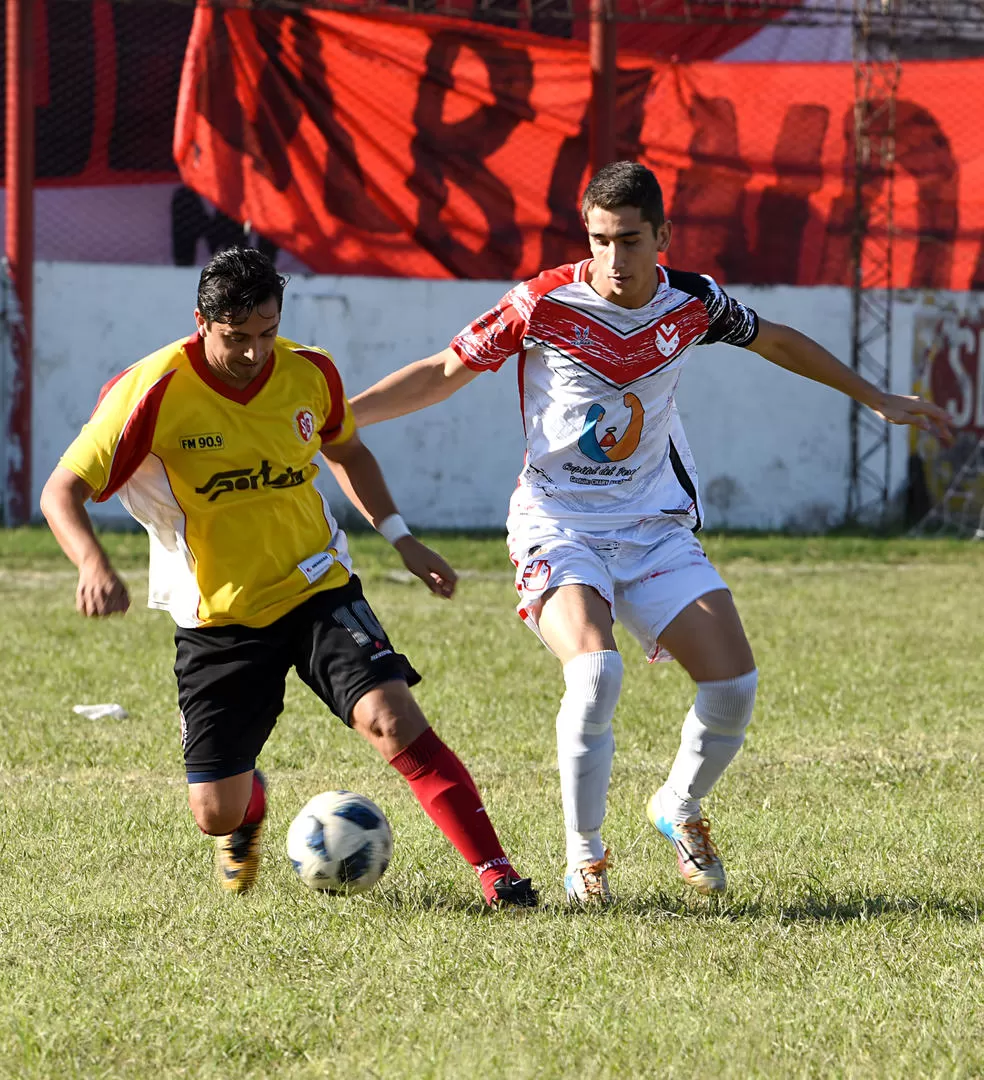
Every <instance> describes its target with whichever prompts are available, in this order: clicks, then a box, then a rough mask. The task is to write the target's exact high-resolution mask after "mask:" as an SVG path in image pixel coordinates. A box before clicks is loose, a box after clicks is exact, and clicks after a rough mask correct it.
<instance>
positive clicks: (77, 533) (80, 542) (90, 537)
mask: <svg viewBox="0 0 984 1080" xmlns="http://www.w3.org/2000/svg"><path fill="white" fill-rule="evenodd" d="M93 494H94V491H93V489H92V487H91V486H90V485H89V484H87V483H86V481H85V480H83V479H82V478H81V477H79V476H76V474H75V473H74V472H72V470H71V469H66V468H65V466H64V465H58V466H56V468H55V471H54V472H53V473H52V474H51V476H49V477H48V481H47V483H46V484H45V485H44V490H43V491H42V492H41V513H42V514H44V516H45V518H46V519H47V522H48V525H49V526H50V527H51V531H52V533H54V536H55V539H56V540H57V541H58V544H59V546H60V547H61V549H62V551H64V552H65V554H66V555H67V556H68V557H69V559H71V560H72V562H73V563H74V564H75V566H76V567H78V571H79V584H78V588H77V590H76V593H75V606H76V607H77V608H78V610H79V611H81V612H82V614H83V615H112V614H114V613H116V612H121V613H122V612H124V611H126V610H127V608H128V607H129V606H130V597H129V594H128V593H127V590H126V585H124V583H123V581H122V580H121V578H120V577H119V575H118V574H117V573H116V571H115V570H114V569H113V566H112V564H111V563H110V561H109V556H108V555H107V554H106V552H105V551H104V550H103V547H102V545H101V544H100V543H99V541H98V539H96V534H95V532H94V531H93V528H92V521H91V520H90V518H89V514H88V512H87V511H86V508H85V504H86V500H88V499H90V498H91V497H92V495H93Z"/></svg>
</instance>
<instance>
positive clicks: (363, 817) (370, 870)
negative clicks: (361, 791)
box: [287, 791, 393, 893]
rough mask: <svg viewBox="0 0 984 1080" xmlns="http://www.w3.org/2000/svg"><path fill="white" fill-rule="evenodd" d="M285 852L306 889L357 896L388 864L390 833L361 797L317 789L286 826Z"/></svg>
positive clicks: (379, 814)
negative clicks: (318, 793)
mask: <svg viewBox="0 0 984 1080" xmlns="http://www.w3.org/2000/svg"><path fill="white" fill-rule="evenodd" d="M287 854H288V855H289V856H290V861H291V862H292V863H293V864H294V869H295V870H296V871H297V876H298V877H299V878H300V879H301V881H303V882H304V884H305V885H307V886H308V887H309V888H311V889H321V890H323V891H325V892H329V893H361V892H365V891H366V889H371V888H372V887H373V885H375V884H376V882H377V881H379V879H380V878H381V877H382V876H383V874H384V873H385V871H386V867H387V866H389V861H390V858H391V857H392V855H393V833H392V832H391V831H390V827H389V822H388V821H387V820H386V815H385V814H384V813H383V812H382V810H380V809H379V807H378V806H377V805H376V804H375V803H374V802H373V801H372V800H371V799H367V798H366V797H365V795H357V794H355V792H352V791H322V792H321V794H320V795H315V796H314V798H313V799H311V800H310V802H308V803H307V804H306V805H305V806H304V808H303V809H302V810H301V812H300V813H299V814H298V815H297V817H295V818H294V820H293V821H292V822H291V824H290V828H289V829H288V830H287Z"/></svg>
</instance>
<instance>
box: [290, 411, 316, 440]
mask: <svg viewBox="0 0 984 1080" xmlns="http://www.w3.org/2000/svg"><path fill="white" fill-rule="evenodd" d="M294 430H295V431H296V432H297V434H298V435H299V436H300V437H301V439H302V440H303V441H304V442H310V441H311V440H312V439H313V438H314V413H313V412H311V410H310V409H301V410H299V411H298V413H297V415H296V416H295V417H294Z"/></svg>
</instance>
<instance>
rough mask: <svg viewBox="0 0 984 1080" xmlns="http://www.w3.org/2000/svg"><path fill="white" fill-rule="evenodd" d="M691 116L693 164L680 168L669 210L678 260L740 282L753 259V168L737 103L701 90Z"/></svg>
mask: <svg viewBox="0 0 984 1080" xmlns="http://www.w3.org/2000/svg"><path fill="white" fill-rule="evenodd" d="M690 118H691V120H692V121H693V125H694V133H693V137H692V138H691V140H690V147H689V151H688V152H689V156H690V165H689V166H688V167H687V168H686V169H682V170H681V171H680V175H679V176H678V178H677V185H676V191H675V192H674V194H673V212H672V213H671V214H669V215H668V216H669V217H671V218H672V219H673V224H674V225H675V226H676V229H677V230H678V231H676V232H674V234H673V262H674V264H675V265H677V266H682V267H691V266H692V267H695V268H699V270H700V272H701V273H707V274H710V275H711V277H714V278H717V279H718V280H720V281H740V280H742V272H743V271H744V269H745V265H746V263H747V262H748V245H747V242H746V237H745V226H744V222H743V219H742V213H743V210H744V200H745V185H746V184H747V183H748V180H749V178H750V176H751V169H749V167H748V165H747V164H746V163H745V162H744V160H743V159H742V157H741V154H740V151H739V148H738V121H737V117H736V115H735V107H734V104H733V103H732V102H731V101H730V100H729V99H728V98H720V97H719V98H704V97H701V96H700V95H695V96H694V99H693V102H692V103H691V106H690Z"/></svg>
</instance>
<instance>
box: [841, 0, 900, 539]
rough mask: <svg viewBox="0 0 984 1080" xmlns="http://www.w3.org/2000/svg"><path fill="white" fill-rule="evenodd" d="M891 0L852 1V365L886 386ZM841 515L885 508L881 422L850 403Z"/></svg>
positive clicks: (868, 515) (893, 45) (869, 517)
mask: <svg viewBox="0 0 984 1080" xmlns="http://www.w3.org/2000/svg"><path fill="white" fill-rule="evenodd" d="M898 6H899V5H898V4H897V3H896V2H895V0H855V13H854V34H853V46H854V49H853V53H854V222H853V229H852V237H851V256H852V260H851V261H852V305H851V315H852V318H851V366H852V367H853V369H854V370H855V371H856V372H858V374H860V375H862V376H864V377H865V378H866V379H868V380H869V382H872V383H874V384H875V386H877V387H878V388H879V389H881V390H884V391H886V392H888V391H889V390H890V389H891V379H892V300H893V274H892V270H893V265H892V260H893V236H894V221H893V211H894V184H895V104H896V98H897V94H898V86H899V78H900V76H901V72H902V65H901V62H900V60H899V53H898ZM850 439H851V457H850V478H849V483H848V490H847V520H848V521H850V522H857V521H865V522H872V521H878V522H880V521H881V520H882V519H883V518H884V516H885V511H886V509H887V507H888V499H889V491H890V477H891V436H890V432H889V428H888V424H886V423H885V421H884V420H881V419H880V418H879V417H877V416H876V415H875V414H874V413H872V412H871V411H870V410H868V409H866V408H865V407H864V406H863V405H859V404H858V402H856V401H852V402H851V428H850Z"/></svg>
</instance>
